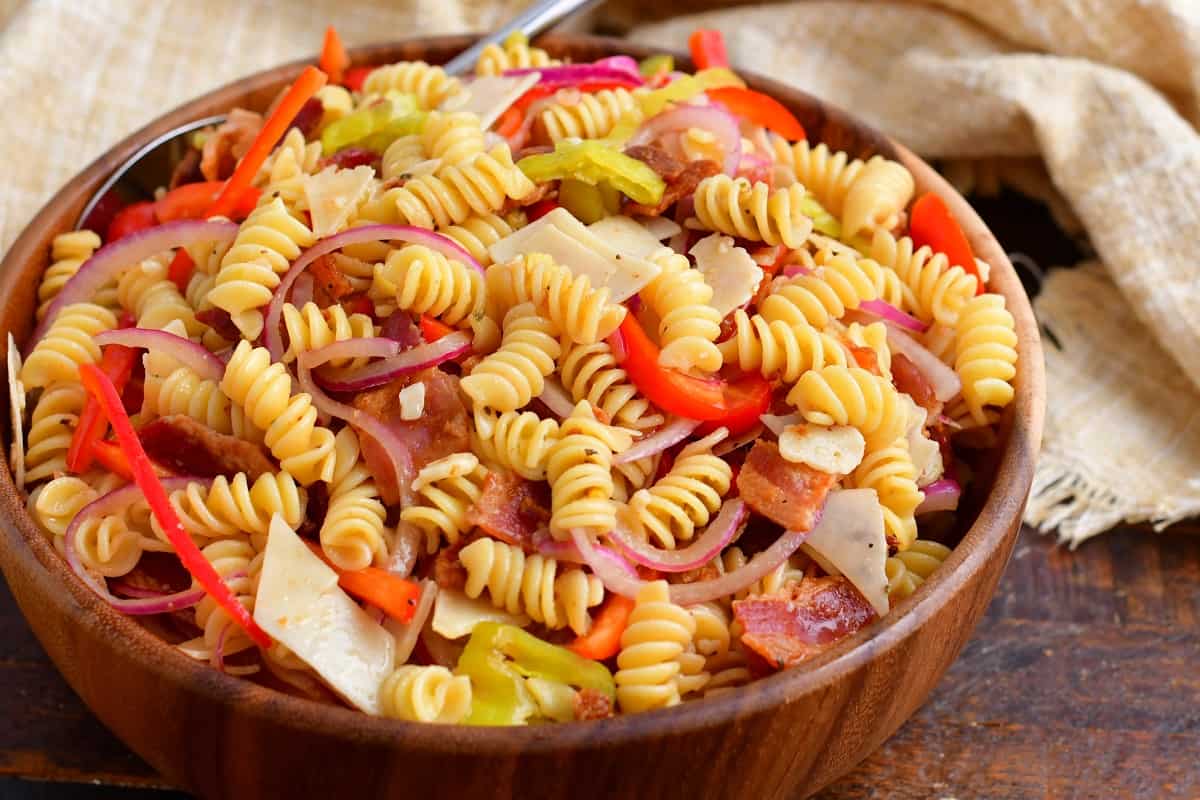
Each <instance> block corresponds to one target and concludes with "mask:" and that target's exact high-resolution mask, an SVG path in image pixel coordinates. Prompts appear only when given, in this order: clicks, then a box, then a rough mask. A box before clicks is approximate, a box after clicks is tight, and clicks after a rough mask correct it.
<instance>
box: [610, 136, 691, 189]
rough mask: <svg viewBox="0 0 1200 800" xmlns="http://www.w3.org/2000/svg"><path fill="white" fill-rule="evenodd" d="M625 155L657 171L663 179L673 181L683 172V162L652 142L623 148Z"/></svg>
mask: <svg viewBox="0 0 1200 800" xmlns="http://www.w3.org/2000/svg"><path fill="white" fill-rule="evenodd" d="M625 155H627V156H629V157H630V158H636V159H637V160H638V161H641V162H642V163H643V164H645V165H646V166H647V167H649V168H650V169H652V170H654V171H655V172H656V173H658V176H659V177H660V178H662V179H663V180H664V181H673V180H675V179H677V178H678V177H679V176H680V174H682V173H683V170H684V168H685V166H686V165H685V164H684V163H683V162H682V161H680V160H679V159H678V158H675V156H673V155H671V154H670V153H668V152H667V151H666V150H663V149H662V148H661V147H655V146H654V145H652V144H636V145H634V146H633V147H626V148H625Z"/></svg>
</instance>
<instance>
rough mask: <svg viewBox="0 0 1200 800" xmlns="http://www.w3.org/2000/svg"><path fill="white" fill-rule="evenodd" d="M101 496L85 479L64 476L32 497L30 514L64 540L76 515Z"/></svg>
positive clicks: (50, 531) (39, 489)
mask: <svg viewBox="0 0 1200 800" xmlns="http://www.w3.org/2000/svg"><path fill="white" fill-rule="evenodd" d="M99 496H100V493H99V492H97V491H96V490H95V489H93V488H92V487H91V486H89V485H88V483H87V481H85V480H83V479H82V478H78V477H76V476H74V475H63V476H61V477H58V478H54V479H53V480H51V481H49V482H48V483H46V484H45V485H44V486H41V487H39V488H38V490H37V492H36V493H35V494H34V495H30V500H31V503H30V512H31V514H32V515H33V518H34V519H35V520H37V522H38V524H39V525H41V526H42V528H44V529H45V530H46V532H47V533H49V534H50V535H51V536H53V537H54V538H55V539H56V540H61V539H62V537H63V535H64V534H66V532H67V527H68V526H69V525H70V524H71V520H73V519H75V515H76V514H78V513H79V512H80V511H81V510H82V509H83V507H84V506H86V505H87V504H88V503H90V502H92V501H93V500H95V499H96V498H97V497H99Z"/></svg>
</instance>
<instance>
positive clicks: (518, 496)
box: [466, 470, 550, 552]
mask: <svg viewBox="0 0 1200 800" xmlns="http://www.w3.org/2000/svg"><path fill="white" fill-rule="evenodd" d="M466 519H467V522H468V523H470V524H471V525H474V526H476V527H478V528H481V529H483V531H484V532H485V533H487V534H488V535H489V536H494V537H496V538H497V539H500V540H502V541H505V542H508V543H509V544H514V545H518V546H520V547H521V548H523V549H524V550H526V551H529V552H532V551H533V534H534V533H536V532H537V530H538V529H539V528H543V527H545V526H546V525H547V524H549V522H550V489H549V487H548V486H547V485H546V484H545V483H543V482H540V481H539V482H536V483H535V482H534V481H527V480H525V479H524V478H522V477H521V476H519V475H516V474H514V473H512V472H501V471H499V470H492V471H491V472H489V473H488V475H487V478H485V479H484V481H483V493H482V494H481V495H480V496H479V499H478V500H476V501H475V505H473V506H471V508H470V509H468V510H467V517H466Z"/></svg>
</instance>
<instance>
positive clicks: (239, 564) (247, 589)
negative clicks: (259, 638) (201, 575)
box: [193, 538, 257, 656]
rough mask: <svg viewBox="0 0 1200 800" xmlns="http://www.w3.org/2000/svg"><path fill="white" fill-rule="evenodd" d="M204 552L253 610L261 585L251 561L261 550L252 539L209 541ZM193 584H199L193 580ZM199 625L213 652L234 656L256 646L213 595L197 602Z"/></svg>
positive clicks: (242, 602) (219, 573)
mask: <svg viewBox="0 0 1200 800" xmlns="http://www.w3.org/2000/svg"><path fill="white" fill-rule="evenodd" d="M200 552H201V553H203V554H204V557H205V558H206V559H207V560H208V562H209V563H210V564H212V565H213V569H215V570H216V571H217V574H218V575H220V576H221V578H222V580H224V582H225V585H226V586H228V587H229V590H230V591H231V592H232V593H233V595H234V597H235V598H237V601H238V602H239V603H241V604H242V605H243V606H245V607H246V608H247V610H249V611H250V612H253V611H254V594H255V589H256V588H257V587H255V586H254V584H255V579H254V578H253V577H251V574H250V572H251V566H250V565H251V562H252V561H254V559H255V558H256V556H257V552H256V551H255V549H254V547H253V546H252V545H251V544H250V542H249V541H248V540H247V539H245V538H237V539H222V540H220V541H216V542H211V543H210V544H207V545H205V546H204V548H203V549H201V551H200ZM193 586H199V584H198V583H196V582H195V581H193ZM196 626H197V627H199V628H200V630H201V631H202V632H203V634H202V635H203V639H204V644H205V646H206V649H207V650H208V651H209V653H212V652H215V651H216V650H217V649H218V648H220V649H221V650H222V652H223V654H224V655H225V656H231V655H235V654H237V653H240V652H242V651H243V650H249V649H250V648H252V647H254V643H253V642H252V641H251V640H250V637H249V636H247V635H246V632H245V631H244V630H242V628H241V626H240V625H238V624H237V623H235V622H234V621H233V618H232V617H231V616H230V615H229V612H228V611H226V610H225V609H224V608H222V607H221V606H220V605H219V604H218V603H217V601H216V600H215V599H213V597H212V595H209V594H206V595H204V597H203V598H202V599H201V600H200V602H199V603H198V604H197V605H196Z"/></svg>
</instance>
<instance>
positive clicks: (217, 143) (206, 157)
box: [200, 108, 263, 181]
mask: <svg viewBox="0 0 1200 800" xmlns="http://www.w3.org/2000/svg"><path fill="white" fill-rule="evenodd" d="M262 125H263V117H262V114H258V113H256V112H254V111H247V110H246V109H244V108H235V109H234V110H233V111H230V112H229V117H228V118H227V119H226V120H225V121H224V122H222V123H221V124H220V125H218V126H217V129H216V131H214V132H213V133H212V134H211V135H210V136H209V137H208V138H207V139H205V140H204V147H203V149H202V150H201V151H200V173H201V174H202V175H203V176H204V179H205V180H209V181H219V180H222V179H223V178H228V177H229V176H230V175H232V174H233V170H234V168H235V167H236V166H237V162H238V160H239V159H241V157H242V156H244V155H246V151H247V150H249V149H250V145H251V144H252V143H253V142H254V139H255V137H256V136H258V132H259V131H260V130H261V129H262Z"/></svg>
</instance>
